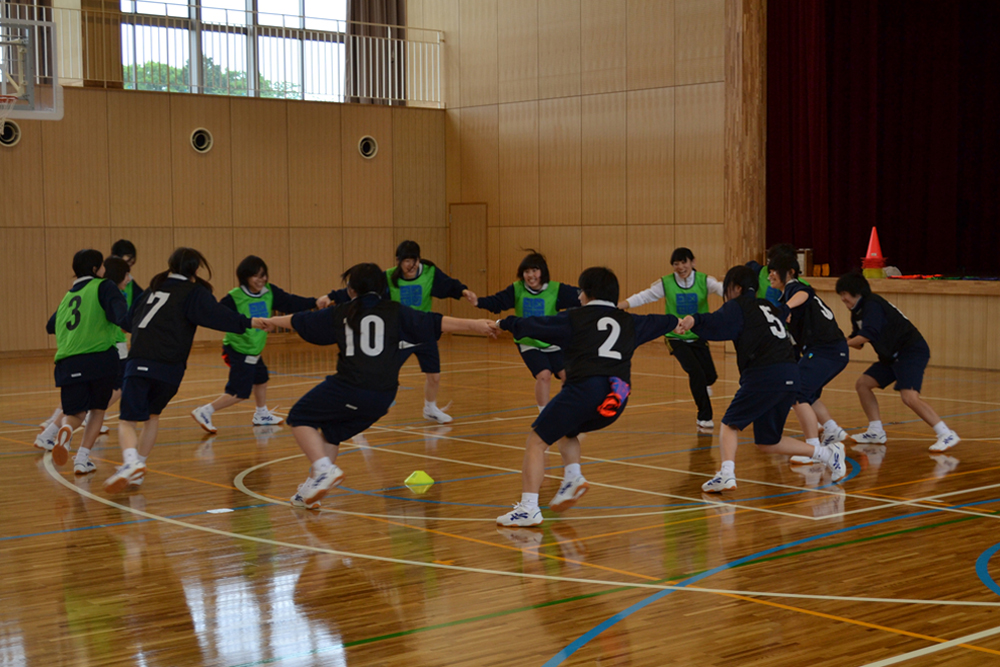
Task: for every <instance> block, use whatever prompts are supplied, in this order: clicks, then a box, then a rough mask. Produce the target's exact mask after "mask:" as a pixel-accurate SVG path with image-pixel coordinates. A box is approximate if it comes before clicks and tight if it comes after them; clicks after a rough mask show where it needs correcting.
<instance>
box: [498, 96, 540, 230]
mask: <svg viewBox="0 0 1000 667" xmlns="http://www.w3.org/2000/svg"><path fill="white" fill-rule="evenodd" d="M499 130H500V224H501V225H503V226H507V227H523V226H525V225H537V224H538V102H522V103H518V104H501V105H500V109H499Z"/></svg>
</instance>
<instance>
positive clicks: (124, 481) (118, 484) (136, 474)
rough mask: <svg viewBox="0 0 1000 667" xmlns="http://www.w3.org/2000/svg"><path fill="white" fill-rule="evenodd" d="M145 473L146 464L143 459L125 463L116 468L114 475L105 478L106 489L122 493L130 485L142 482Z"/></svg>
mask: <svg viewBox="0 0 1000 667" xmlns="http://www.w3.org/2000/svg"><path fill="white" fill-rule="evenodd" d="M145 475H146V464H145V463H143V462H142V461H137V462H135V463H125V464H123V465H121V466H119V467H118V469H117V470H115V474H114V475H112V476H111V477H108V478H107V479H106V480H104V490H105V491H106V492H108V493H121V492H122V491H124V490H125V488H126V487H128V486H139V485H140V484H142V481H141V480H142V478H143V477H144V476H145ZM136 478H138V480H137V479H136Z"/></svg>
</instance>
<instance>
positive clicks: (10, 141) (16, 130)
mask: <svg viewBox="0 0 1000 667" xmlns="http://www.w3.org/2000/svg"><path fill="white" fill-rule="evenodd" d="M20 140H21V126H20V125H18V124H17V123H15V122H14V121H12V120H8V121H7V122H6V123H4V124H3V131H2V132H0V146H6V147H7V148H11V147H13V146H17V142H19V141H20Z"/></svg>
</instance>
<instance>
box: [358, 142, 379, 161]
mask: <svg viewBox="0 0 1000 667" xmlns="http://www.w3.org/2000/svg"><path fill="white" fill-rule="evenodd" d="M358 152H359V153H361V157H363V158H365V159H366V160H371V159H372V158H373V157H375V156H376V155H377V154H378V142H377V141H375V137H371V136H364V137H361V140H360V141H358Z"/></svg>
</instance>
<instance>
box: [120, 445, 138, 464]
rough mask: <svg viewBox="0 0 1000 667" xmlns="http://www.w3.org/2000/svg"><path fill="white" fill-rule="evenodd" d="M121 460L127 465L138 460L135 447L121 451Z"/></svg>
mask: <svg viewBox="0 0 1000 667" xmlns="http://www.w3.org/2000/svg"><path fill="white" fill-rule="evenodd" d="M122 461H123V462H124V463H125V464H126V465H128V464H129V463H138V462H139V452H138V450H136V449H135V448H130V449H126V450H124V451H123V452H122Z"/></svg>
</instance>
